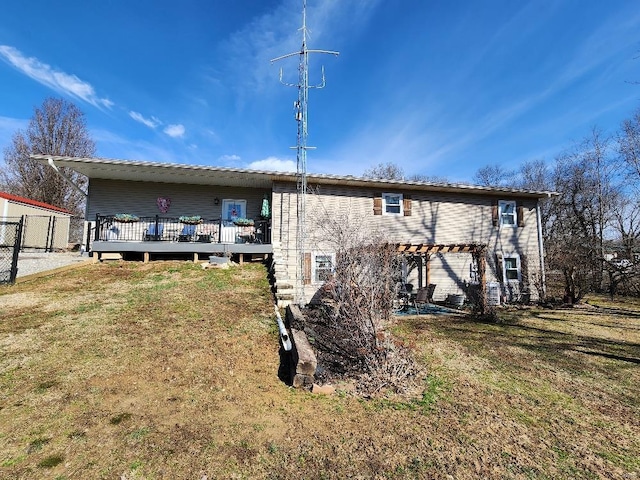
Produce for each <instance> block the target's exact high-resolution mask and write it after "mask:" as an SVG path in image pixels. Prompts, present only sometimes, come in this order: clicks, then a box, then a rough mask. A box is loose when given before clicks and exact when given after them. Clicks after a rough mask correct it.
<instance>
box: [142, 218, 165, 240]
mask: <svg viewBox="0 0 640 480" xmlns="http://www.w3.org/2000/svg"><path fill="white" fill-rule="evenodd" d="M163 231H164V225H163V224H162V223H159V224H158V231H157V232H156V224H155V222H154V223H150V224H149V226H148V227H147V229H146V230H145V232H144V241H145V242H148V241H151V240H160V239H162V232H163Z"/></svg>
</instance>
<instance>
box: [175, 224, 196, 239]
mask: <svg viewBox="0 0 640 480" xmlns="http://www.w3.org/2000/svg"><path fill="white" fill-rule="evenodd" d="M195 234H196V226H195V225H185V226H184V227H182V231H181V232H180V234H179V235H178V241H179V242H191V241H193V238H194V236H195Z"/></svg>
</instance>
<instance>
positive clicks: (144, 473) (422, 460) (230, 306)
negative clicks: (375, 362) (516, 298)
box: [0, 262, 640, 479]
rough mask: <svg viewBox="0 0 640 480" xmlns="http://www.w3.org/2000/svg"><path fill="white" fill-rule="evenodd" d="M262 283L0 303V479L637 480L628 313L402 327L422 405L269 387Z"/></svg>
mask: <svg viewBox="0 0 640 480" xmlns="http://www.w3.org/2000/svg"><path fill="white" fill-rule="evenodd" d="M271 301H272V300H271V296H270V292H269V287H268V284H267V282H266V272H265V270H264V269H263V268H262V266H260V265H245V266H243V267H242V268H237V269H232V270H228V271H221V270H206V271H203V270H201V269H200V268H199V267H198V266H197V265H193V264H190V263H186V262H185V263H181V262H152V263H149V264H141V263H115V264H95V265H89V266H84V267H80V268H78V269H76V270H72V271H68V272H63V273H61V274H59V275H57V276H56V277H53V278H42V279H38V280H36V281H33V282H28V283H23V284H18V285H16V286H14V287H3V288H0V349H1V350H0V351H1V353H2V355H1V356H0V425H2V426H3V427H2V429H1V430H0V477H2V478H24V479H30V478H43V477H46V478H56V477H58V478H67V479H72V478H121V477H123V478H157V479H159V478H202V477H203V476H204V475H207V476H208V478H349V477H353V478H447V476H449V478H462V479H464V478H523V479H525V478H539V479H544V478H554V479H555V478H567V479H569V478H625V476H626V477H627V478H637V477H638V475H639V471H640V461H639V460H638V459H639V458H640V441H639V440H638V439H639V438H640V420H639V419H640V405H639V404H638V398H640V391H639V387H638V385H640V373H639V370H640V369H639V368H638V363H639V362H640V305H639V304H638V303H634V302H625V303H620V304H618V303H616V304H610V303H608V302H606V300H603V299H592V303H593V304H594V305H593V307H592V308H586V309H571V310H543V309H527V310H514V311H505V312H501V313H500V315H501V319H502V323H501V324H489V323H480V322H475V321H473V320H472V319H469V318H455V317H435V316H433V317H432V316H420V317H410V318H404V319H400V320H398V324H397V326H396V328H395V331H396V334H397V335H398V336H400V337H402V339H403V340H404V341H405V342H406V343H407V344H409V345H414V346H415V352H416V355H417V356H418V358H419V360H420V362H422V363H423V365H424V366H425V368H426V369H427V371H428V372H429V378H428V382H427V383H426V384H425V386H424V393H423V396H422V399H421V400H417V401H414V402H402V401H399V400H397V399H394V398H388V399H384V398H383V399H377V400H375V401H362V400H358V399H357V398H354V397H352V396H350V395H348V394H344V393H341V394H338V395H336V396H332V397H322V396H315V395H311V394H308V393H305V392H301V391H296V390H292V389H290V388H288V387H287V386H286V385H284V384H283V383H282V382H280V381H279V379H278V377H277V372H278V361H279V359H278V336H277V329H276V327H275V322H274V319H273V317H272V314H271V312H272V308H273V307H272V303H271Z"/></svg>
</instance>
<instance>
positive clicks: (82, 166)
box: [31, 155, 555, 198]
mask: <svg viewBox="0 0 640 480" xmlns="http://www.w3.org/2000/svg"><path fill="white" fill-rule="evenodd" d="M31 158H33V159H34V160H38V161H40V162H42V163H46V162H47V161H48V160H49V159H53V161H54V162H55V164H56V165H57V166H59V167H66V168H70V169H72V170H74V171H76V172H78V173H80V174H82V175H85V176H86V177H88V178H101V179H108V180H129V181H139V182H162V183H187V184H192V185H224V186H236V187H240V186H242V187H254V188H271V187H272V185H273V184H274V183H276V182H294V183H295V182H296V180H297V177H296V173H295V172H273V171H264V170H248V169H241V168H225V167H213V166H203V165H187V164H181V163H162V162H147V161H133V160H114V159H107V158H84V157H66V156H51V155H31ZM307 181H308V183H309V184H317V185H339V186H349V187H365V188H375V189H395V190H397V189H403V190H422V191H430V192H448V193H466V194H476V195H491V196H499V195H508V196H511V197H531V198H544V197H550V196H552V195H555V193H554V192H547V191H534V190H518V189H511V188H494V187H484V186H478V185H466V184H454V183H433V182H413V181H405V180H381V179H371V178H362V177H355V176H352V175H326V174H314V173H310V174H307Z"/></svg>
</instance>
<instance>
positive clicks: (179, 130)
mask: <svg viewBox="0 0 640 480" xmlns="http://www.w3.org/2000/svg"><path fill="white" fill-rule="evenodd" d="M163 132H164V133H166V134H167V135H169V136H170V137H173V138H182V137H184V132H185V130H184V125H181V124H177V125H167V127H166V128H165V129H164V130H163Z"/></svg>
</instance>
